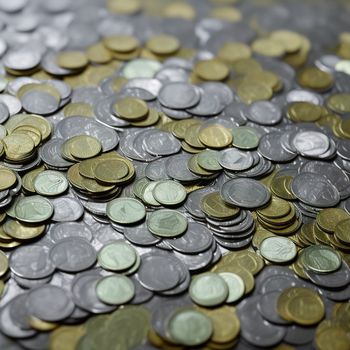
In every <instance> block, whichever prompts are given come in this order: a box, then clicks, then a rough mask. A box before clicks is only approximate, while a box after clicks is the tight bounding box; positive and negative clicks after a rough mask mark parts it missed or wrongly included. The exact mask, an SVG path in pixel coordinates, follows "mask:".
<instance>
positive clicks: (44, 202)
mask: <svg viewBox="0 0 350 350" xmlns="http://www.w3.org/2000/svg"><path fill="white" fill-rule="evenodd" d="M53 210H54V208H53V205H52V204H51V202H50V201H49V200H48V199H46V198H44V197H41V196H28V197H22V198H20V199H19V200H18V201H17V202H16V206H15V215H16V218H17V219H18V220H19V221H23V222H27V223H39V222H44V221H46V220H48V219H49V218H50V217H51V216H52V214H53Z"/></svg>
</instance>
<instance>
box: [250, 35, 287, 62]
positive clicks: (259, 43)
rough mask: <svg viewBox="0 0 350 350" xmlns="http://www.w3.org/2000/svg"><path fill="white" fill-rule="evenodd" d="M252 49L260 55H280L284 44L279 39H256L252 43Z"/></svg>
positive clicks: (283, 49)
mask: <svg viewBox="0 0 350 350" xmlns="http://www.w3.org/2000/svg"><path fill="white" fill-rule="evenodd" d="M252 50H253V51H254V52H256V53H258V54H260V55H263V56H268V57H281V56H283V55H284V54H285V52H286V51H285V48H284V45H283V44H281V42H280V41H279V40H275V39H272V38H261V39H256V40H255V41H253V43H252Z"/></svg>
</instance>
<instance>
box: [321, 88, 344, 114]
mask: <svg viewBox="0 0 350 350" xmlns="http://www.w3.org/2000/svg"><path fill="white" fill-rule="evenodd" d="M326 103H327V107H328V108H330V109H331V110H333V111H334V112H337V113H341V114H342V113H349V112H350V94H349V93H338V94H334V95H331V96H330V97H329V98H328V99H327V101H326Z"/></svg>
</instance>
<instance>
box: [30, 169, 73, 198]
mask: <svg viewBox="0 0 350 350" xmlns="http://www.w3.org/2000/svg"><path fill="white" fill-rule="evenodd" d="M33 185H34V189H35V191H36V192H37V193H38V194H40V195H42V196H57V195H59V194H62V193H63V192H65V191H66V190H67V188H68V181H67V179H66V177H65V176H64V175H63V174H62V173H60V172H58V171H54V170H45V171H43V172H41V173H39V174H38V175H37V176H36V177H35V179H34V181H33Z"/></svg>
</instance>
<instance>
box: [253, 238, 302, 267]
mask: <svg viewBox="0 0 350 350" xmlns="http://www.w3.org/2000/svg"><path fill="white" fill-rule="evenodd" d="M259 251H260V254H261V255H262V256H263V257H264V258H265V259H266V260H269V261H271V262H274V263H277V264H283V263H287V262H289V261H292V260H293V259H294V258H295V257H296V255H297V248H296V246H295V244H294V243H293V241H292V240H290V239H289V238H286V237H267V238H265V239H264V240H263V241H262V242H261V243H260V246H259Z"/></svg>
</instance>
